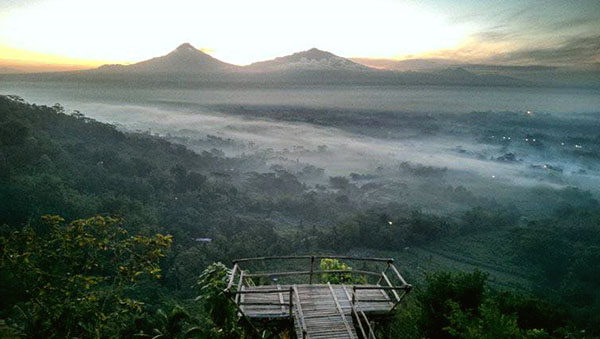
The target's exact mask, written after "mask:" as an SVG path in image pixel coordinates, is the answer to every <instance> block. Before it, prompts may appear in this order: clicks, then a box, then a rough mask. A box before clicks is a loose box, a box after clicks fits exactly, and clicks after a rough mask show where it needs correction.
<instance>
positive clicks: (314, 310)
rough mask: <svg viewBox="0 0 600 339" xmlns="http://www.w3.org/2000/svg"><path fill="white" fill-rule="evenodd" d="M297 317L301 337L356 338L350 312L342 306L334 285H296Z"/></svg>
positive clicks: (296, 321)
mask: <svg viewBox="0 0 600 339" xmlns="http://www.w3.org/2000/svg"><path fill="white" fill-rule="evenodd" d="M293 288H294V298H295V299H296V300H295V303H294V304H295V305H296V306H295V307H294V318H295V328H296V335H297V337H298V338H311V339H356V338H358V335H357V333H356V329H355V326H354V322H353V320H352V316H351V315H350V313H348V312H347V311H345V310H344V309H342V307H341V305H340V301H339V300H338V297H337V295H336V293H335V291H334V290H333V288H332V287H331V284H327V286H325V287H324V286H316V285H301V286H297V285H294V287H293Z"/></svg>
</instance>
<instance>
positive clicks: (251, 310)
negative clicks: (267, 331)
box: [240, 284, 394, 339]
mask: <svg viewBox="0 0 600 339" xmlns="http://www.w3.org/2000/svg"><path fill="white" fill-rule="evenodd" d="M293 286H295V288H296V290H297V292H298V296H297V297H296V296H295V293H294V294H293V298H294V299H293V302H294V303H295V306H294V308H293V310H292V311H293V317H294V325H295V328H296V332H297V334H298V338H302V322H304V325H305V328H306V330H307V337H308V338H315V339H317V338H358V336H357V335H356V329H355V326H354V323H353V319H352V315H351V314H352V307H351V298H352V297H351V295H352V286H344V285H326V284H313V285H270V286H268V285H267V286H264V285H263V286H251V287H248V286H243V287H242V290H244V291H260V290H273V289H281V293H264V294H261V293H251V294H242V295H241V296H240V297H241V298H240V301H242V302H244V303H257V302H269V303H282V304H289V298H290V288H292V287H293ZM356 295H357V300H359V301H358V302H357V306H358V307H359V308H360V309H362V311H364V312H365V314H367V315H375V314H384V313H387V312H389V311H390V310H391V308H392V307H393V306H394V304H393V303H392V302H391V301H390V298H389V297H388V295H387V294H386V293H385V292H384V291H382V290H377V289H373V290H358V291H357V293H356ZM297 299H299V302H298V300H297ZM361 299H362V300H367V299H369V300H378V301H379V300H380V301H381V302H361V301H360V300H361ZM298 304H299V305H298ZM240 309H241V310H242V311H243V312H244V314H245V315H246V316H247V317H249V318H250V319H277V318H289V316H290V313H289V307H286V306H275V305H240Z"/></svg>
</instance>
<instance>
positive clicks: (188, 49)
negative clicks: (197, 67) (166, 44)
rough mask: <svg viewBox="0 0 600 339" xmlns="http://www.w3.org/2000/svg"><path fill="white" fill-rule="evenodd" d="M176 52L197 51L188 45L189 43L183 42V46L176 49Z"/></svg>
mask: <svg viewBox="0 0 600 339" xmlns="http://www.w3.org/2000/svg"><path fill="white" fill-rule="evenodd" d="M175 50H176V51H191V50H197V49H196V48H195V47H194V46H192V44H190V43H189V42H184V43H183V44H181V45H179V46H178V47H177V48H176V49H175Z"/></svg>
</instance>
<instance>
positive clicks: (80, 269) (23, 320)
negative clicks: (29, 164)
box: [0, 215, 172, 338]
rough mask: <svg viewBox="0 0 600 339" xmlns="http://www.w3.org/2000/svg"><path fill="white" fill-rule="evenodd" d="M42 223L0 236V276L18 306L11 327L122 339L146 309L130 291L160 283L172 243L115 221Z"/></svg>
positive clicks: (30, 333) (28, 332)
mask: <svg viewBox="0 0 600 339" xmlns="http://www.w3.org/2000/svg"><path fill="white" fill-rule="evenodd" d="M42 219H43V227H40V228H37V229H36V228H34V227H31V226H27V227H25V228H23V229H22V230H20V231H15V232H12V233H11V234H8V235H7V236H2V237H0V245H1V246H0V248H1V249H2V252H1V258H2V261H1V263H0V273H2V275H3V276H4V279H2V282H3V283H5V282H7V283H9V284H10V285H9V286H10V287H11V288H10V289H9V288H7V287H4V286H2V288H1V289H0V290H2V291H3V294H5V295H2V296H1V297H2V299H8V300H11V301H13V302H14V305H15V306H14V310H13V312H12V314H11V315H10V316H9V318H8V319H7V323H8V324H9V325H10V327H11V328H12V329H15V330H17V331H18V332H19V333H20V334H21V335H24V336H27V337H38V338H55V337H85V338H100V337H114V336H118V334H119V332H120V331H121V330H122V329H123V328H126V327H127V326H128V322H130V321H131V320H132V319H133V318H134V316H136V315H139V314H141V313H142V312H143V308H144V302H142V301H139V300H136V299H134V298H131V297H130V296H129V295H128V291H129V290H130V289H132V287H134V286H135V285H136V283H138V282H140V281H142V280H144V279H159V278H160V277H161V268H160V266H159V263H160V260H161V258H163V257H164V256H165V251H166V250H167V249H168V248H169V247H170V245H171V241H172V239H171V236H170V235H162V234H156V235H154V236H142V235H129V233H128V232H127V231H126V230H125V229H124V228H122V227H121V226H120V225H121V220H120V219H116V218H111V217H101V216H96V217H93V218H89V219H81V220H75V221H73V222H71V223H69V224H66V223H65V220H64V219H63V218H61V217H60V216H49V215H47V216H44V217H43V218H42Z"/></svg>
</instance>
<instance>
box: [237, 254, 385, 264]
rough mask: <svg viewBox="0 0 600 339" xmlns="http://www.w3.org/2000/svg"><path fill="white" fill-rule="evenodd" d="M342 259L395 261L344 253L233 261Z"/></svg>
mask: <svg viewBox="0 0 600 339" xmlns="http://www.w3.org/2000/svg"><path fill="white" fill-rule="evenodd" d="M311 258H314V259H340V260H357V261H377V262H386V263H393V262H394V258H372V257H354V256H344V255H287V256H271V257H253V258H241V259H234V260H233V263H234V264H236V263H242V262H249V261H266V260H290V259H311Z"/></svg>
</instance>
